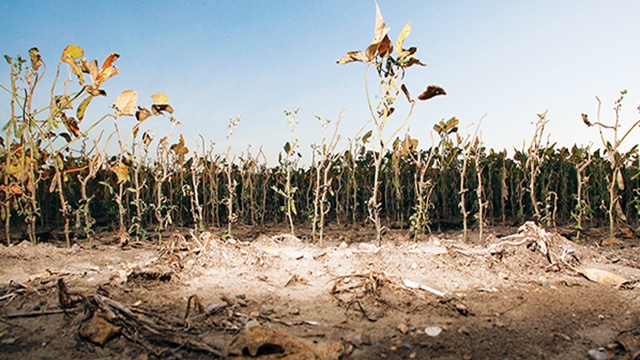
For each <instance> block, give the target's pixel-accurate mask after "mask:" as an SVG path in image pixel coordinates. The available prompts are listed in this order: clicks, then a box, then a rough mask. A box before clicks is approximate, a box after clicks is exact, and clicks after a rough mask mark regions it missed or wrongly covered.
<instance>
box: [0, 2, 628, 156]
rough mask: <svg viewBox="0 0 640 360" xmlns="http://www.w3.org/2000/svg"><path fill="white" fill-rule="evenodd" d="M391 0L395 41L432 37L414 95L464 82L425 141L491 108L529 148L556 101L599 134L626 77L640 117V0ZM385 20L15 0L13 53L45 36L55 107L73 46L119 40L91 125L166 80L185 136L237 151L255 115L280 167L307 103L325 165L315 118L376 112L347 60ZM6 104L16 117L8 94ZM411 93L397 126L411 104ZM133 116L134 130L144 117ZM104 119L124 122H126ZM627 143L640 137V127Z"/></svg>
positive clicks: (569, 136) (562, 134) (0, 75)
mask: <svg viewBox="0 0 640 360" xmlns="http://www.w3.org/2000/svg"><path fill="white" fill-rule="evenodd" d="M379 5H380V9H381V11H382V14H383V16H384V19H385V22H386V23H387V26H389V27H390V28H391V30H390V37H391V39H392V40H394V39H395V37H396V36H397V34H398V33H399V32H400V30H401V29H402V27H403V26H404V25H405V23H407V22H411V23H412V25H413V30H412V33H411V35H410V36H409V38H408V39H407V40H406V42H405V44H406V45H411V46H417V47H418V54H417V55H418V58H419V59H421V60H422V61H423V62H424V63H426V64H427V66H426V67H424V68H422V67H412V68H410V69H409V70H408V73H407V85H408V87H409V89H410V90H411V91H412V93H413V94H414V96H415V95H417V94H419V92H421V91H422V90H424V88H425V87H426V86H427V85H428V84H437V85H440V86H442V87H443V88H445V89H446V91H447V93H448V95H447V96H445V97H436V98H434V99H432V100H429V101H427V102H421V103H419V104H418V106H417V107H416V110H415V112H414V114H413V117H412V118H411V120H410V122H409V126H410V134H411V135H412V137H415V138H418V139H419V140H420V141H421V147H428V146H430V145H431V128H432V126H433V124H434V123H436V122H438V121H439V120H441V119H448V118H450V117H452V116H456V117H458V118H459V119H460V121H461V124H462V126H461V132H462V133H465V132H466V131H467V129H466V127H467V125H469V124H471V123H473V122H476V123H477V121H478V120H479V119H480V118H481V117H482V116H483V115H484V114H487V116H486V118H485V120H484V122H483V124H482V138H483V140H484V142H485V144H486V146H487V147H489V148H494V149H496V150H500V149H502V148H507V149H509V150H511V149H513V147H514V146H515V147H517V148H521V147H522V144H523V141H524V140H527V141H529V140H530V139H531V137H532V135H533V130H534V127H533V125H532V124H531V123H532V122H533V121H535V120H536V118H537V116H536V114H537V113H541V112H544V111H545V110H548V118H549V119H550V120H551V121H550V123H549V125H548V127H547V131H548V133H549V134H551V138H550V139H551V142H557V143H558V144H559V145H564V146H571V145H573V144H576V143H577V144H587V143H589V142H594V143H595V145H598V144H599V138H598V135H597V131H596V129H594V128H591V129H589V128H587V127H586V126H585V125H584V124H583V123H582V121H581V118H580V113H582V112H586V113H588V114H590V117H591V118H592V119H595V117H596V109H597V102H596V99H595V96H596V95H597V96H599V97H600V99H601V100H602V101H603V107H602V110H603V111H602V120H603V121H606V122H611V121H613V116H614V113H613V110H612V108H613V101H614V100H615V99H616V98H617V97H618V95H619V91H620V90H622V89H627V90H628V91H629V93H628V95H627V96H626V99H625V102H624V106H623V112H622V114H621V115H622V117H621V120H622V123H623V124H624V125H626V127H625V128H627V127H628V126H630V124H631V123H632V122H634V121H635V120H636V119H637V118H638V116H639V114H638V110H637V107H638V105H639V104H640V68H639V67H638V64H640V40H639V38H638V34H640V21H638V20H637V19H638V14H640V2H638V1H608V2H605V1H590V0H584V1H410V0H379ZM374 18H375V5H374V2H373V0H351V1H334V0H325V1H303V0H298V1H239V0H235V1H110V2H98V1H65V2H57V1H35V2H31V1H3V2H2V3H1V4H0V23H1V24H2V30H1V31H0V52H2V54H8V55H10V56H15V55H17V54H22V55H23V56H28V50H29V48H31V47H33V46H37V47H38V48H39V49H40V53H41V55H42V56H43V58H44V60H45V62H46V63H47V66H48V68H47V74H46V77H45V80H44V82H43V86H42V88H41V89H40V91H39V94H40V95H41V96H42V99H44V100H45V102H44V103H43V102H41V105H40V106H39V107H43V106H44V105H46V99H47V96H48V93H49V91H50V88H49V87H50V84H51V81H52V80H53V76H54V74H55V70H56V67H57V64H58V59H59V57H60V54H61V52H62V50H63V49H64V47H65V46H66V45H68V44H75V45H78V46H81V47H83V48H84V49H85V57H87V58H89V59H94V58H95V59H98V61H99V62H100V63H102V61H103V60H104V58H105V57H106V56H107V55H108V54H109V53H110V52H112V51H115V52H117V53H119V54H120V55H121V57H120V59H119V60H118V61H117V62H116V65H117V66H118V68H119V69H120V74H118V75H117V76H115V77H113V78H111V79H109V80H108V81H107V82H106V83H105V84H104V85H103V88H104V89H105V90H106V91H107V93H108V97H106V98H101V99H99V100H96V101H94V102H93V103H92V104H91V109H90V110H91V112H90V113H89V115H88V116H92V118H89V119H88V120H85V122H90V121H91V119H96V118H98V117H100V116H101V114H104V113H107V112H110V108H109V104H112V103H114V102H115V96H116V95H117V94H119V93H120V92H121V91H123V90H126V89H134V90H137V91H139V93H140V102H141V103H143V104H147V105H150V104H151V98H150V97H149V96H150V95H151V94H153V93H156V92H164V93H166V94H167V95H168V96H169V99H170V103H171V105H172V106H173V108H174V109H175V114H174V115H175V116H176V117H177V118H178V119H179V120H180V122H181V125H180V126H178V127H177V128H175V129H174V134H173V138H172V139H173V141H174V142H175V141H177V137H178V134H180V133H181V134H184V136H185V139H186V140H187V144H188V145H189V147H190V148H191V149H193V148H194V147H195V144H196V141H195V138H197V137H198V136H199V135H202V136H203V137H204V138H205V140H206V142H207V143H209V142H215V143H216V145H215V150H214V151H215V152H224V151H225V150H226V145H225V136H226V134H227V125H228V123H229V117H235V116H237V115H240V116H241V119H242V120H241V122H240V124H239V126H238V128H237V129H236V131H235V133H234V135H233V138H232V145H233V148H234V152H236V153H238V154H240V153H241V152H246V149H247V146H248V145H251V149H252V150H251V151H252V153H253V154H254V155H255V153H256V152H257V150H258V148H259V147H260V146H263V147H264V151H265V153H266V154H267V156H268V158H269V161H270V163H271V164H274V163H275V161H276V159H277V152H278V151H280V150H281V148H282V145H283V144H284V143H285V142H287V141H289V140H290V137H291V134H290V132H289V130H288V128H287V119H286V117H285V116H284V114H283V111H284V110H294V109H296V108H300V113H299V115H298V121H299V125H298V128H297V133H296V134H297V136H298V138H299V139H300V146H301V149H300V150H301V153H302V154H303V156H304V157H305V159H304V160H303V161H305V162H309V161H310V145H311V144H312V143H317V142H319V141H320V124H319V122H318V121H317V120H316V119H315V115H320V116H322V117H324V118H330V119H333V120H335V119H337V117H338V113H339V112H340V110H341V109H343V108H345V112H344V120H343V122H342V125H341V134H342V136H343V137H344V138H349V137H352V136H353V135H355V133H356V132H357V131H358V130H359V129H360V128H361V127H362V125H363V124H364V123H365V122H366V121H367V119H368V111H367V104H366V98H365V91H364V71H365V66H364V64H360V63H354V64H347V65H337V64H336V60H337V59H338V58H340V57H341V56H342V55H344V54H345V53H346V52H347V51H350V50H359V49H364V48H365V47H366V46H367V45H368V44H369V43H370V41H371V38H372V35H373V26H374ZM3 64H4V62H3ZM64 69H65V71H66V65H65V67H64ZM8 72H9V68H8V66H6V65H0V83H2V84H5V85H7V84H8V83H9V77H8ZM65 76H66V75H65ZM75 84H76V82H74V83H73V86H75ZM60 89H61V88H60ZM374 90H375V89H374ZM401 100H402V99H401ZM0 104H2V105H0V116H1V117H2V119H5V120H6V119H8V116H9V110H8V109H9V96H8V95H7V94H6V93H5V92H0ZM400 104H401V105H400V106H398V108H399V109H398V116H397V118H395V119H393V118H392V122H391V123H390V125H389V127H388V128H387V131H386V133H387V134H390V133H391V132H392V131H393V126H394V124H399V123H400V122H401V120H402V119H403V117H402V115H403V114H405V113H406V110H407V109H408V107H407V106H405V105H406V104H404V103H400ZM403 110H404V112H403ZM5 120H2V121H3V122H5ZM118 121H119V125H120V126H121V127H122V129H125V130H126V129H130V128H131V126H132V125H133V124H134V122H135V120H134V119H133V118H121V119H119V120H118ZM81 127H82V125H81ZM149 127H150V128H153V129H154V130H155V132H156V139H159V138H160V137H162V136H164V135H166V132H167V131H168V128H169V127H168V121H167V120H166V119H164V118H153V119H151V120H148V121H147V122H145V128H149ZM103 128H104V129H106V131H107V132H110V131H112V130H113V123H112V121H110V122H109V123H106V124H105V125H104V126H103ZM156 141H157V140H156ZM627 142H628V144H630V143H637V142H640V129H639V130H637V131H636V132H635V133H634V134H633V136H632V137H631V138H629V139H628V140H627Z"/></svg>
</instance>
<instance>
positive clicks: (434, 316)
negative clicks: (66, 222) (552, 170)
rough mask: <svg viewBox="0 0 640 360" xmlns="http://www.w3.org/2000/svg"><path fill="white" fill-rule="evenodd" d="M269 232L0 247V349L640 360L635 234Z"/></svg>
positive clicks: (56, 355) (48, 355)
mask: <svg viewBox="0 0 640 360" xmlns="http://www.w3.org/2000/svg"><path fill="white" fill-rule="evenodd" d="M278 230H281V229H277V230H269V229H267V230H260V229H252V228H240V229H237V230H236V232H235V233H234V235H235V240H224V239H222V238H220V237H218V236H216V235H213V234H221V233H222V231H221V230H215V229H214V230H212V231H211V232H210V233H209V232H205V233H203V234H200V235H198V236H193V235H192V234H191V233H189V231H188V230H184V231H181V232H173V233H166V234H165V235H164V239H165V240H164V242H163V245H162V246H158V245H156V244H153V245H152V244H136V243H129V244H127V245H126V246H124V247H120V246H118V239H114V238H113V236H112V235H110V234H108V233H105V234H98V237H99V241H98V245H97V246H96V248H95V249H93V250H90V249H87V248H85V246H84V244H85V243H84V242H81V243H80V245H78V244H76V245H74V246H73V247H72V248H66V247H63V246H61V245H59V244H52V243H44V244H39V245H37V246H32V245H30V244H29V243H27V242H23V243H20V244H18V245H15V246H11V247H6V246H3V247H0V299H1V300H0V353H1V354H2V356H1V357H2V358H4V359H27V358H30V359H35V358H38V359H124V358H129V359H141V360H142V359H156V358H162V359H173V358H177V359H198V358H202V359H205V358H207V359H208V358H226V357H228V358H253V357H252V355H255V356H256V357H257V358H259V359H275V358H284V359H338V358H341V359H378V358H386V359H412V358H415V359H587V358H591V359H607V358H613V359H634V358H635V359H638V358H640V289H639V288H640V287H639V286H638V279H640V253H639V252H638V247H637V246H638V243H639V241H640V239H638V238H637V237H636V238H631V239H624V240H621V242H620V243H619V244H617V245H615V246H599V245H598V244H599V243H600V242H601V241H602V239H603V238H606V233H604V232H603V233H591V234H587V235H588V238H589V240H587V241H586V242H585V243H583V244H575V243H574V242H571V241H569V240H567V239H566V238H564V237H562V236H560V235H558V234H556V233H553V232H549V233H547V232H545V231H543V230H541V229H539V228H537V227H535V225H531V226H529V227H527V228H521V230H520V231H519V230H518V228H496V229H492V230H491V231H488V232H485V239H484V240H483V241H482V242H480V241H478V235H477V234H476V233H471V234H470V237H469V240H468V241H467V242H464V241H462V238H461V233H460V232H450V233H439V234H433V235H428V236H424V237H422V238H420V239H419V241H418V242H415V243H414V242H412V241H410V237H409V234H408V232H406V231H402V230H392V231H389V232H388V233H387V234H386V236H385V241H384V242H383V244H382V247H380V248H378V247H376V246H375V245H374V244H373V243H372V241H371V240H372V239H373V238H374V237H375V234H374V233H373V232H372V231H371V230H370V229H340V228H330V229H329V230H328V236H327V244H325V247H324V248H319V247H317V246H315V245H313V244H311V243H310V241H309V231H308V230H305V229H300V230H298V232H299V233H298V234H297V237H294V236H290V235H284V234H282V232H281V231H278ZM512 235H513V236H512ZM594 269H600V270H606V271H607V272H597V271H596V270H594ZM614 274H615V275H617V276H619V277H622V278H623V279H620V278H619V277H616V276H614ZM587 277H589V278H591V279H592V280H594V281H590V280H589V279H587ZM61 279H62V280H61ZM625 280H626V282H625ZM589 351H591V352H590V353H589ZM598 351H599V352H598Z"/></svg>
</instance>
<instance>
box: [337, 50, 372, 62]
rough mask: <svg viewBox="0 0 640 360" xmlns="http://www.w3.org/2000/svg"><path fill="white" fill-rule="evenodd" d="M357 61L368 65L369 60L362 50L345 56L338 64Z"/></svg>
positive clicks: (350, 52)
mask: <svg viewBox="0 0 640 360" xmlns="http://www.w3.org/2000/svg"><path fill="white" fill-rule="evenodd" d="M355 61H359V62H364V63H366V62H367V61H369V59H367V56H366V55H365V54H364V53H363V52H362V50H358V51H349V52H348V53H347V54H346V55H345V56H343V57H342V58H340V59H338V61H337V63H338V64H340V65H342V64H348V63H350V62H355Z"/></svg>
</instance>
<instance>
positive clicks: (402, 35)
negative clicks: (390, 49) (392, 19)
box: [396, 22, 411, 54]
mask: <svg viewBox="0 0 640 360" xmlns="http://www.w3.org/2000/svg"><path fill="white" fill-rule="evenodd" d="M410 33H411V23H410V22H408V23H407V25H405V26H404V27H403V28H402V31H401V32H400V35H398V38H397V39H396V51H397V52H398V54H400V52H401V51H402V50H403V49H402V46H403V44H404V40H405V39H406V38H407V36H409V34H410Z"/></svg>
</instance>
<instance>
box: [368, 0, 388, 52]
mask: <svg viewBox="0 0 640 360" xmlns="http://www.w3.org/2000/svg"><path fill="white" fill-rule="evenodd" d="M375 4H376V25H375V29H374V31H373V40H372V41H371V44H378V43H381V42H382V40H384V38H385V37H386V36H387V34H388V33H389V28H388V27H387V24H385V22H384V19H383V18H382V12H381V11H380V6H378V2H377V1H376V2H375Z"/></svg>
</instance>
